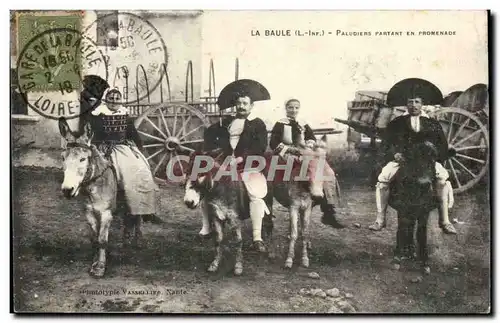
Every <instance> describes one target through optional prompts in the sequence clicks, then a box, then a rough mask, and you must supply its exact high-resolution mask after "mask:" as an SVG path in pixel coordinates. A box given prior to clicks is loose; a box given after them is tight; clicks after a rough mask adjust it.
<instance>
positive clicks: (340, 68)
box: [10, 10, 492, 315]
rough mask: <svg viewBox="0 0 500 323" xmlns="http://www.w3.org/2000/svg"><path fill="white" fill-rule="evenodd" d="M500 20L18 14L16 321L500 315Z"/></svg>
mask: <svg viewBox="0 0 500 323" xmlns="http://www.w3.org/2000/svg"><path fill="white" fill-rule="evenodd" d="M489 21H490V15H489V12H488V11H416V10H415V11H271V10H268V11H216V10H182V11H181V10H177V11H176V10H163V11H151V10H135V11H122V10H106V11H99V10H97V11H96V10H75V11H34V10H33V11H26V10H23V11H11V12H10V22H11V40H10V53H11V61H10V71H11V74H10V75H11V79H10V95H11V96H10V102H11V103H10V107H11V129H12V131H11V141H12V152H11V158H12V164H11V167H12V174H13V184H12V188H11V190H12V201H11V203H12V216H11V227H12V228H13V231H12V238H11V241H12V244H11V248H12V252H13V264H12V266H13V268H12V280H11V284H12V292H13V295H12V298H11V299H12V305H11V311H12V312H13V313H47V312H50V313H111V312H120V313H122V312H123V313H189V314H204V313H257V314H259V313H261V314H264V313H266V314H267V313H271V314H285V313H311V314H312V313H316V314H327V315H345V314H353V313H354V314H357V313H376V314H394V313H398V314H416V313H429V314H456V313H462V314H469V313H474V314H477V313H479V314H491V232H492V230H491V213H490V210H491V198H490V165H491V164H492V161H491V160H490V158H491V146H490V144H491V141H490V139H491V138H490V119H489V115H490V113H489V109H490V108H489V93H490V92H489V89H490V84H489V80H490V75H489V63H490V60H489V57H488V48H489V45H488V38H489V37H488V36H489V35H488V26H489Z"/></svg>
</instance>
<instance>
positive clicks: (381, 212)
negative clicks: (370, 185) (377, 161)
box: [368, 182, 390, 231]
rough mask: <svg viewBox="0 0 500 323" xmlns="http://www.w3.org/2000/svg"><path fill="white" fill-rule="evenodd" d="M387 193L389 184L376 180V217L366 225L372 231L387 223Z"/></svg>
mask: <svg viewBox="0 0 500 323" xmlns="http://www.w3.org/2000/svg"><path fill="white" fill-rule="evenodd" d="M389 195H390V191H389V184H387V183H381V182H378V183H377V188H376V192H375V197H376V200H377V219H376V220H375V223H373V224H372V225H370V226H369V227H368V229H370V230H372V231H380V230H382V229H383V228H385V226H386V224H387V220H386V212H387V205H388V204H389Z"/></svg>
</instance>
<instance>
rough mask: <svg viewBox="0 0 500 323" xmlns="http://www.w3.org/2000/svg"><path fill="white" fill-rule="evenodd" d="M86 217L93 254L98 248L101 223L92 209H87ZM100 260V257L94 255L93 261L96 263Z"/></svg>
mask: <svg viewBox="0 0 500 323" xmlns="http://www.w3.org/2000/svg"><path fill="white" fill-rule="evenodd" d="M85 217H86V218H87V225H88V228H89V240H90V244H91V246H92V253H94V252H95V250H96V249H97V248H98V242H97V241H98V232H99V231H98V230H99V222H98V219H97V218H96V216H95V213H94V210H93V209H92V208H90V207H87V208H86V209H85ZM98 258H99V255H98V254H97V253H96V254H94V255H93V260H92V261H96V260H97V259H98Z"/></svg>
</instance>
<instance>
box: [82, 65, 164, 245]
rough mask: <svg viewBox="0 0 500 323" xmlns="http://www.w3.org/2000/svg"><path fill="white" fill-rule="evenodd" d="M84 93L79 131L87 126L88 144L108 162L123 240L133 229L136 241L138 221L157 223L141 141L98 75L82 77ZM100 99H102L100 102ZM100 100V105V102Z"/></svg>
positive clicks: (154, 193)
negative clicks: (115, 188)
mask: <svg viewBox="0 0 500 323" xmlns="http://www.w3.org/2000/svg"><path fill="white" fill-rule="evenodd" d="M83 85H84V90H83V91H82V93H81V94H80V101H81V109H82V112H83V114H82V117H81V118H80V129H81V130H80V131H82V130H83V129H84V127H85V125H86V124H90V125H91V129H92V132H93V138H92V144H93V145H95V146H96V147H97V148H98V150H99V151H100V152H101V153H102V154H103V155H104V156H105V157H106V158H107V159H110V160H111V161H112V165H113V167H114V170H115V175H116V178H117V182H118V186H119V193H120V195H119V197H120V198H121V199H124V201H123V202H125V203H121V204H119V205H120V206H122V207H125V212H126V213H127V216H125V217H124V224H125V228H124V237H125V238H128V234H129V230H130V229H132V228H134V227H135V238H136V239H137V238H139V237H140V235H141V233H140V221H141V218H142V219H143V220H144V221H152V222H153V221H158V220H159V218H157V212H158V209H157V207H158V198H159V194H158V193H159V189H158V187H157V185H156V183H155V182H154V179H153V175H152V173H151V169H150V166H149V163H148V161H147V159H146V158H145V157H144V155H143V154H142V153H141V149H142V141H141V139H140V137H139V134H138V133H137V130H136V128H135V126H134V123H133V119H131V118H129V117H128V114H127V110H126V108H125V107H124V106H123V105H122V104H121V100H122V95H121V93H120V91H118V90H116V89H111V90H109V84H108V83H107V82H106V81H105V80H104V79H102V78H101V77H99V76H96V75H88V76H86V77H85V78H84V82H83ZM103 97H104V100H103ZM103 101H104V102H103Z"/></svg>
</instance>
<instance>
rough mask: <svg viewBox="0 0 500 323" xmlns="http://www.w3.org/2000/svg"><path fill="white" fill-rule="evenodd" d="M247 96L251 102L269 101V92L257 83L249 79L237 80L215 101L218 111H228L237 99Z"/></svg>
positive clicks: (225, 88) (224, 89)
mask: <svg viewBox="0 0 500 323" xmlns="http://www.w3.org/2000/svg"><path fill="white" fill-rule="evenodd" d="M241 96H248V97H249V98H250V99H252V101H265V100H270V99H271V96H270V95H269V91H267V89H266V88H265V87H264V85H262V84H260V83H259V82H257V81H254V80H250V79H242V80H237V81H234V82H232V83H229V84H228V85H226V87H224V88H223V89H222V91H221V92H220V94H219V98H218V99H217V105H218V106H219V109H220V110H224V109H228V108H230V107H233V106H234V102H235V100H236V99H237V98H238V97H241Z"/></svg>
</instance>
